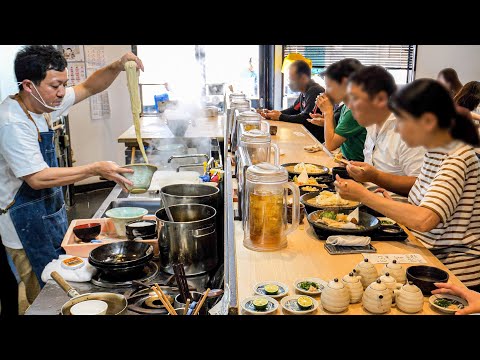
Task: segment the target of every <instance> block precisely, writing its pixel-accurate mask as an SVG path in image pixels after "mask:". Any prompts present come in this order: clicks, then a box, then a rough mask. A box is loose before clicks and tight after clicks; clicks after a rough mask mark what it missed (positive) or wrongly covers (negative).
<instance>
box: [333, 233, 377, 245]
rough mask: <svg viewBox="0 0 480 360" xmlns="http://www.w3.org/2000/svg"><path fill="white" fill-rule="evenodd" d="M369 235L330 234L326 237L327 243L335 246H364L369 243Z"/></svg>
mask: <svg viewBox="0 0 480 360" xmlns="http://www.w3.org/2000/svg"><path fill="white" fill-rule="evenodd" d="M370 240H371V239H370V237H369V236H354V235H332V236H329V237H328V238H327V241H326V242H327V244H331V245H337V246H365V245H368V244H370Z"/></svg>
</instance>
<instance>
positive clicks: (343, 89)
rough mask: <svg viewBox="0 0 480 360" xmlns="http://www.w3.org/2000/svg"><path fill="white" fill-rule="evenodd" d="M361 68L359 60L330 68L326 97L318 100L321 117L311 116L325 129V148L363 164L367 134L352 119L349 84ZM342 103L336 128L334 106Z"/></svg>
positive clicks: (349, 60) (326, 78) (326, 71)
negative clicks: (349, 105)
mask: <svg viewBox="0 0 480 360" xmlns="http://www.w3.org/2000/svg"><path fill="white" fill-rule="evenodd" d="M361 67H362V64H361V63H360V62H359V61H358V60H356V59H343V60H340V61H338V62H336V63H333V64H332V65H330V66H329V67H328V68H327V69H326V70H325V71H324V72H323V74H322V75H324V77H325V85H326V88H327V90H326V93H325V94H323V95H319V96H318V97H317V102H316V103H317V106H318V107H319V109H320V110H321V111H322V115H317V114H310V117H311V118H312V119H311V120H309V121H310V122H311V123H312V124H315V125H319V126H322V125H323V126H324V134H325V147H326V148H327V149H328V150H330V151H333V150H335V149H338V148H340V150H341V152H342V154H343V156H344V157H345V158H346V159H348V160H354V161H363V148H364V144H365V138H366V136H367V130H366V129H365V128H364V127H362V126H360V125H359V124H358V123H357V121H356V120H355V119H354V118H353V115H352V111H351V110H350V109H349V108H348V95H347V83H348V77H349V76H350V74H352V73H354V72H355V71H357V70H359V69H360V68H361ZM340 102H343V103H344V104H345V105H344V106H343V107H342V110H341V113H340V118H339V120H338V124H337V125H336V126H335V120H334V111H333V103H340Z"/></svg>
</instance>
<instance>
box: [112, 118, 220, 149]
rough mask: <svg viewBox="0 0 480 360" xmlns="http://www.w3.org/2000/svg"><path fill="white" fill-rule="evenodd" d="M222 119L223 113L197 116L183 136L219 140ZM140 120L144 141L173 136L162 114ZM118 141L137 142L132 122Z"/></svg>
mask: <svg viewBox="0 0 480 360" xmlns="http://www.w3.org/2000/svg"><path fill="white" fill-rule="evenodd" d="M224 120H225V115H218V116H216V117H208V118H207V117H204V118H197V119H195V120H194V121H193V122H192V124H190V125H189V126H188V129H187V131H186V132H185V135H184V138H217V139H218V140H219V141H223V138H224V134H223V131H224V130H223V124H224ZM141 121H142V125H141V131H142V138H143V140H144V141H145V142H148V141H149V140H155V139H169V138H174V137H175V136H174V135H173V133H172V132H171V131H170V129H169V128H168V126H167V124H166V122H165V118H164V117H163V116H158V117H156V116H155V117H153V116H145V117H142V118H141ZM118 142H119V143H127V144H128V143H136V142H137V138H136V136H135V127H134V126H133V124H132V126H130V127H129V128H128V129H127V130H126V131H125V132H124V133H123V134H122V135H120V136H119V137H118Z"/></svg>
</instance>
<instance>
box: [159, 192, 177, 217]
mask: <svg viewBox="0 0 480 360" xmlns="http://www.w3.org/2000/svg"><path fill="white" fill-rule="evenodd" d="M159 191H160V197H161V198H162V202H163V207H164V208H165V212H166V213H167V217H168V220H169V221H170V222H175V220H173V216H172V213H171V212H170V208H169V207H168V205H167V201H166V200H165V194H164V193H163V191H162V189H160V190H159Z"/></svg>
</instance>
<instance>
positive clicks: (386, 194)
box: [374, 188, 393, 200]
mask: <svg viewBox="0 0 480 360" xmlns="http://www.w3.org/2000/svg"><path fill="white" fill-rule="evenodd" d="M374 193H380V194H382V195H383V197H384V198H385V199H389V200H393V199H392V197H391V196H390V194H389V193H388V191H387V190H385V189H384V188H378V189H376V190H375V191H374Z"/></svg>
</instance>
